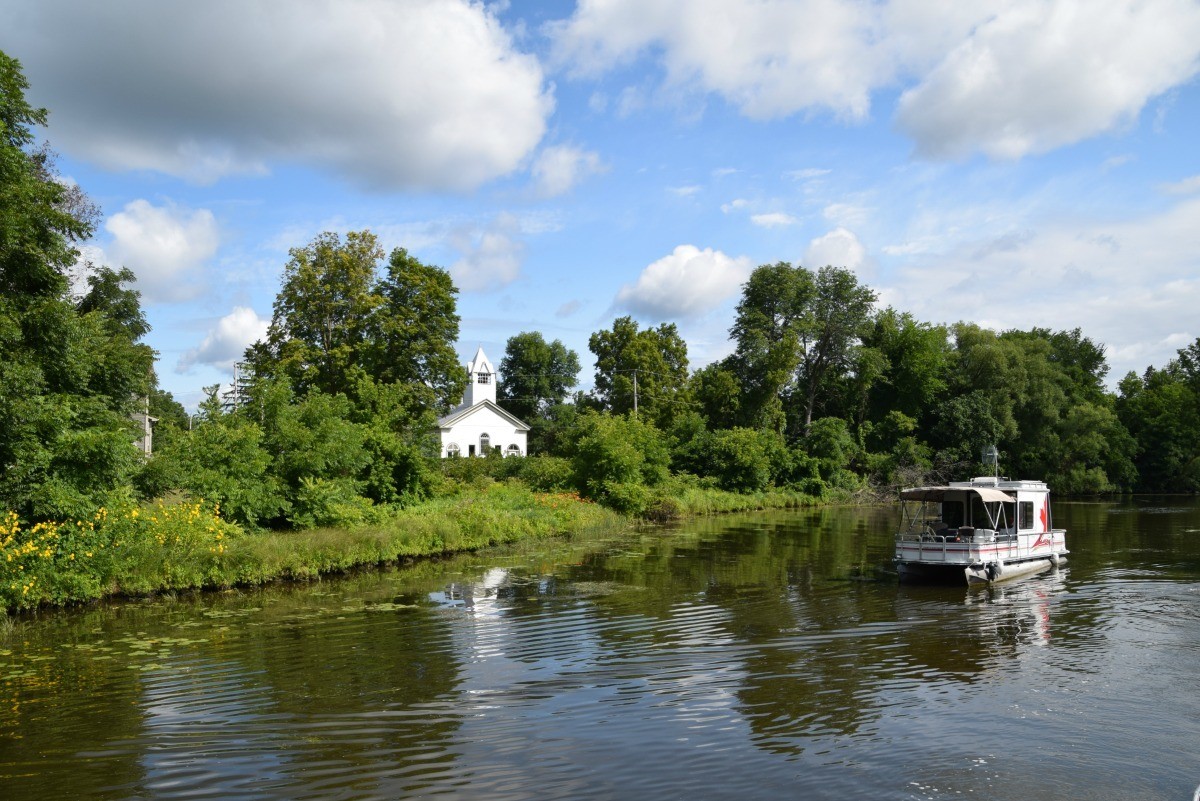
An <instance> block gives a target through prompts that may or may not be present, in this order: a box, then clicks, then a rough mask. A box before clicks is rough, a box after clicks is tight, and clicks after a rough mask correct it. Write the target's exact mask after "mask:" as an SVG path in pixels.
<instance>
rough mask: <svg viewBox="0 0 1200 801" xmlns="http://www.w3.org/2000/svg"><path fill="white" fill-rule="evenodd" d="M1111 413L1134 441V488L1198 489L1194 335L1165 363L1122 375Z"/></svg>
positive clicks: (1198, 368)
mask: <svg viewBox="0 0 1200 801" xmlns="http://www.w3.org/2000/svg"><path fill="white" fill-rule="evenodd" d="M1116 413H1117V417H1118V419H1119V420H1120V421H1121V423H1122V424H1123V425H1124V426H1125V427H1126V428H1127V430H1128V431H1129V433H1130V434H1131V436H1132V437H1133V439H1134V440H1135V442H1136V443H1137V452H1136V455H1135V457H1134V464H1135V466H1136V471H1137V476H1138V478H1137V488H1138V489H1141V490H1153V491H1159V492H1162V491H1167V492H1197V491H1200V338H1198V339H1197V340H1196V341H1195V342H1194V343H1193V344H1192V345H1190V346H1188V347H1187V348H1183V349H1180V350H1179V351H1178V358H1176V359H1174V360H1172V361H1171V362H1170V363H1169V364H1167V366H1166V367H1164V368H1162V369H1155V368H1153V367H1151V368H1149V369H1147V370H1146V372H1145V374H1144V375H1143V376H1140V377H1139V376H1137V375H1136V374H1134V373H1130V374H1129V375H1127V376H1126V377H1125V378H1124V379H1122V381H1121V384H1120V396H1119V398H1118V400H1117V403H1116Z"/></svg>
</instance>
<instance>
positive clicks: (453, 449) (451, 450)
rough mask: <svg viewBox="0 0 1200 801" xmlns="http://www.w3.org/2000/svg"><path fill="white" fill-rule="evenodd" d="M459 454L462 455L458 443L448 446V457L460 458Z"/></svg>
mask: <svg viewBox="0 0 1200 801" xmlns="http://www.w3.org/2000/svg"><path fill="white" fill-rule="evenodd" d="M459 453H460V451H459V449H458V443H457V442H451V443H450V444H449V445H447V446H446V455H447V456H458V455H459Z"/></svg>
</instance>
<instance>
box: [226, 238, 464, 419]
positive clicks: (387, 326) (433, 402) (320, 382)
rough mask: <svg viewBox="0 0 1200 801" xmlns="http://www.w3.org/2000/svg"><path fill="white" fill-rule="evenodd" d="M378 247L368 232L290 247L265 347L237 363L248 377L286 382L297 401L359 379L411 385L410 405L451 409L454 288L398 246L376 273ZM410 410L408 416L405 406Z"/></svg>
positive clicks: (346, 387)
mask: <svg viewBox="0 0 1200 801" xmlns="http://www.w3.org/2000/svg"><path fill="white" fill-rule="evenodd" d="M382 259H383V249H382V248H381V247H380V246H379V242H378V239H376V237H375V235H374V234H372V233H371V232H370V231H352V232H350V233H349V234H347V235H346V237H345V239H344V240H343V238H342V237H341V236H339V235H338V234H336V233H330V232H327V233H324V234H321V235H320V236H318V237H317V238H316V239H314V240H313V241H312V242H311V243H310V244H309V245H307V246H306V247H303V248H293V249H292V250H291V258H290V260H289V261H288V263H287V265H286V267H285V268H284V275H283V285H282V286H281V287H280V290H279V294H278V295H277V296H276V299H275V309H274V314H273V316H272V318H271V326H270V329H269V330H268V332H267V338H266V340H265V341H264V342H258V343H255V344H254V345H252V346H251V347H250V348H249V349H247V351H246V358H247V360H248V361H249V362H250V363H251V365H252V366H253V368H254V372H255V375H257V376H260V377H262V378H271V377H275V376H280V377H286V378H287V379H288V381H289V382H290V383H291V385H292V387H293V388H294V390H295V392H296V395H297V397H300V396H303V395H304V394H305V393H307V392H308V391H309V390H310V389H317V390H320V391H321V392H324V393H327V394H337V393H344V394H347V395H352V394H353V390H354V387H355V386H356V385H357V382H358V379H359V377H361V376H363V375H367V376H370V377H371V378H372V379H374V380H376V381H381V382H384V383H394V382H400V383H405V384H409V385H410V386H412V387H413V388H414V390H415V391H414V393H412V399H413V400H414V402H416V403H418V404H422V405H425V406H433V407H436V408H438V409H440V410H443V411H444V410H446V409H449V408H450V407H452V406H453V405H454V404H456V403H458V401H459V400H461V398H462V393H463V389H464V388H465V387H466V373H465V372H464V371H463V369H462V366H461V365H460V364H459V363H458V355H457V352H456V351H455V349H454V342H455V340H457V339H458V324H459V317H458V312H457V310H456V295H457V294H458V290H457V289H456V288H455V287H454V282H453V281H452V280H451V278H450V275H449V274H448V273H447V272H446V271H445V270H442V269H440V268H438V267H432V266H429V265H425V264H422V263H421V262H420V261H418V260H417V259H415V258H413V257H412V256H411V255H409V253H408V251H406V250H404V249H403V248H397V249H395V250H394V251H392V253H391V255H390V257H389V258H388V261H387V265H386V274H385V275H384V276H383V277H380V276H379V275H378V273H379V271H380V262H381V260H382ZM414 412H415V410H414Z"/></svg>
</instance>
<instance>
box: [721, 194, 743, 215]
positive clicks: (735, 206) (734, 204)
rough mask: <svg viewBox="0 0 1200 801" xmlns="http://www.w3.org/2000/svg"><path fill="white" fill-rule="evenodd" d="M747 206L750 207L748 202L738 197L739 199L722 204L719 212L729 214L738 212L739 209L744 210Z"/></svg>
mask: <svg viewBox="0 0 1200 801" xmlns="http://www.w3.org/2000/svg"><path fill="white" fill-rule="evenodd" d="M749 205H750V201H748V200H746V199H745V198H744V197H739V198H736V199H734V200H731V201H729V202H728V203H722V204H721V211H723V212H725V213H726V214H729V213H730V212H732V211H738V210H739V209H744V208H746V207H747V206H749Z"/></svg>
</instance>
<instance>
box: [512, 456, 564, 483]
mask: <svg viewBox="0 0 1200 801" xmlns="http://www.w3.org/2000/svg"><path fill="white" fill-rule="evenodd" d="M514 461H516V460H514ZM519 462H520V467H521V472H520V474H519V475H518V478H520V479H521V480H522V481H524V482H525V483H526V484H528V485H529V486H530V487H531V488H532V489H535V490H539V491H541V492H556V491H561V490H566V489H571V488H572V487H573V486H574V484H573V482H572V479H573V474H572V470H571V460H570V459H564V458H562V457H560V456H528V457H526V458H524V459H521V460H519Z"/></svg>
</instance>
